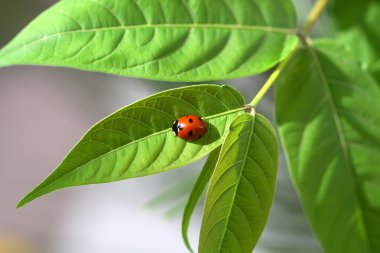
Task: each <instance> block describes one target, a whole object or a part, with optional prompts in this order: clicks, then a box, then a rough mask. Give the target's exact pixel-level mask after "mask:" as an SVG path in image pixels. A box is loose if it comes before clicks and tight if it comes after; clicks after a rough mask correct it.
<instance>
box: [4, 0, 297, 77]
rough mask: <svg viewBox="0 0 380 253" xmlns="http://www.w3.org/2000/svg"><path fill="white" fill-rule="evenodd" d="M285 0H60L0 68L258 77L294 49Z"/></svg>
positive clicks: (10, 46)
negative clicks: (27, 66) (19, 66)
mask: <svg viewBox="0 0 380 253" xmlns="http://www.w3.org/2000/svg"><path fill="white" fill-rule="evenodd" d="M295 19H296V18H295V12H294V8H293V6H292V3H291V1H290V0H243V1H223V0H203V1H199V0H187V1H185V0H139V1H136V0H124V1H109V0H80V1H78V0H66V1H60V2H59V3H57V4H56V5H55V6H53V7H52V8H50V9H49V10H47V11H46V12H44V13H43V14H41V15H40V16H39V17H38V18H36V19H35V20H34V21H33V22H31V24H30V25H29V26H27V27H26V28H25V29H24V30H23V31H22V32H21V33H20V34H19V35H18V36H17V37H16V38H15V39H14V40H13V41H11V42H10V43H9V44H8V45H7V46H6V47H5V48H3V50H1V51H0V66H9V65H15V64H33V65H52V66H66V67H72V68H78V69H82V70H89V71H101V72H107V73H112V74H117V75H125V76H133V77H143V78H149V79H159V80H171V81H179V80H180V81H200V80H210V79H213V80H220V79H226V78H236V77H241V76H248V75H252V74H255V73H259V72H263V71H265V70H267V69H269V68H271V67H272V66H274V65H275V64H276V63H277V62H278V61H279V60H281V59H282V58H284V57H285V56H286V55H287V54H288V53H289V51H290V50H291V49H292V48H293V47H294V46H295V44H296V42H297V38H296V36H295V35H294V33H295V32H294V30H293V28H294V27H295V22H296V21H295Z"/></svg>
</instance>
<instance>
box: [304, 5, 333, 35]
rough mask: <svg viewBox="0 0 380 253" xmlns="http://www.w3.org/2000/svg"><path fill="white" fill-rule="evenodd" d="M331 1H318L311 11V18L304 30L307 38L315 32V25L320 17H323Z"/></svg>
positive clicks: (309, 17) (308, 19)
mask: <svg viewBox="0 0 380 253" xmlns="http://www.w3.org/2000/svg"><path fill="white" fill-rule="evenodd" d="M328 3H329V0H317V1H316V3H315V4H314V6H313V8H312V9H311V11H310V13H309V16H308V18H307V20H306V24H305V26H304V28H303V30H302V32H303V34H304V35H305V37H307V36H309V35H310V33H311V32H312V30H313V27H314V25H315V23H316V22H317V21H318V19H319V17H320V16H321V15H322V12H323V11H324V10H325V8H326V6H327V4H328Z"/></svg>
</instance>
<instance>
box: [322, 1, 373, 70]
mask: <svg viewBox="0 0 380 253" xmlns="http://www.w3.org/2000/svg"><path fill="white" fill-rule="evenodd" d="M329 14H330V16H331V17H332V18H333V20H334V21H335V24H336V33H337V35H338V36H337V37H338V38H339V39H340V40H341V41H342V42H343V43H344V45H345V48H346V49H347V50H348V51H349V52H350V53H351V55H352V56H353V57H355V59H357V60H359V61H360V62H361V63H362V64H363V65H364V66H369V65H371V64H372V63H373V62H375V61H376V60H378V59H380V30H379V28H378V25H379V16H380V1H379V0H360V1H358V0H334V1H332V8H330V12H329Z"/></svg>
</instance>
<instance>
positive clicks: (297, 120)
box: [276, 42, 380, 253]
mask: <svg viewBox="0 0 380 253" xmlns="http://www.w3.org/2000/svg"><path fill="white" fill-rule="evenodd" d="M315 47H316V48H308V49H301V50H299V52H297V54H296V55H295V56H294V58H293V59H292V61H291V62H290V63H289V65H288V67H287V68H286V69H285V70H284V73H283V74H282V76H281V78H280V81H279V86H278V89H277V93H276V117H277V122H278V125H279V130H280V134H281V139H282V142H283V145H284V147H285V150H286V153H287V157H288V162H289V164H290V168H291V174H292V178H293V181H294V182H295V184H296V186H297V188H298V191H299V193H300V197H301V201H302V203H303V206H304V208H305V211H306V213H307V215H308V217H309V219H310V221H311V224H312V226H313V228H314V231H315V232H316V234H317V236H318V238H319V239H320V241H321V243H322V245H323V247H324V249H325V251H326V252H327V253H357V252H361V253H374V252H380V241H379V238H380V230H379V227H380V187H379V184H380V173H379V168H378V167H379V166H378V165H379V164H380V148H379V147H380V138H379V132H380V127H379V126H380V114H379V111H380V86H379V85H378V84H377V83H376V82H375V81H374V79H373V78H372V77H371V76H370V75H369V74H368V73H367V72H366V71H363V70H362V69H361V68H360V67H359V65H358V64H357V63H355V62H353V61H351V60H350V59H348V58H347V57H346V55H345V54H341V53H340V50H335V48H331V47H330V46H326V44H325V43H324V42H323V43H319V42H315Z"/></svg>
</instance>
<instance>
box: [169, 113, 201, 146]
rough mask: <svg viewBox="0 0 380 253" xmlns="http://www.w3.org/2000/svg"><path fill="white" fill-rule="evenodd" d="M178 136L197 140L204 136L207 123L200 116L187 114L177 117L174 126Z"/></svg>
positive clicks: (187, 139) (188, 139)
mask: <svg viewBox="0 0 380 253" xmlns="http://www.w3.org/2000/svg"><path fill="white" fill-rule="evenodd" d="M172 130H173V132H174V133H175V135H176V136H178V137H179V138H181V139H183V140H186V141H195V140H198V139H199V138H201V137H202V136H203V134H204V133H205V132H206V130H207V125H206V124H205V122H204V121H203V120H202V119H201V118H200V117H198V116H195V115H185V116H182V117H180V118H179V119H177V120H176V121H175V122H174V123H173V126H172Z"/></svg>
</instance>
